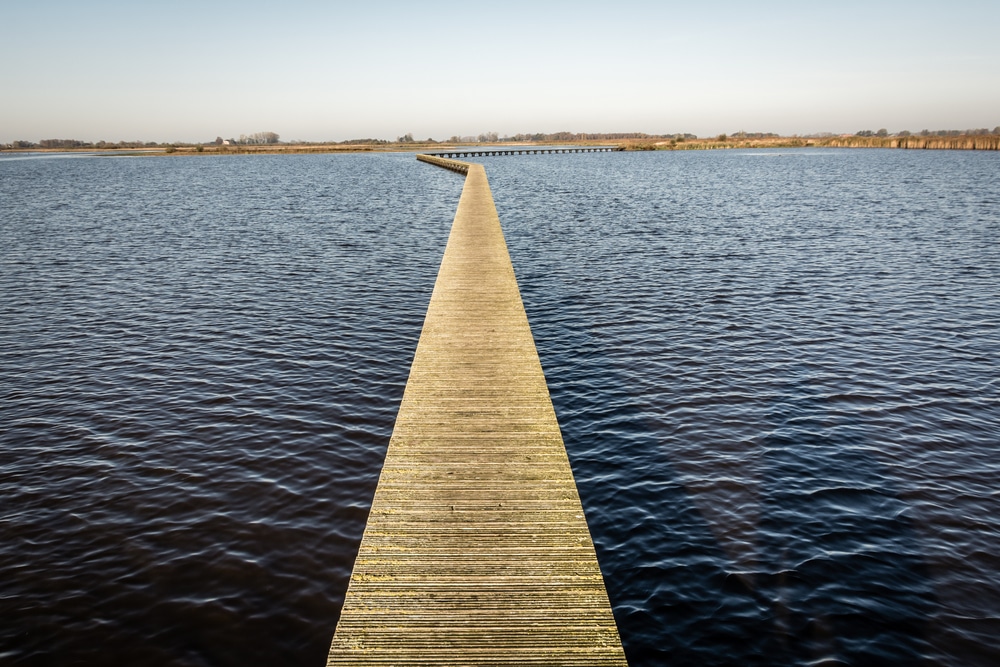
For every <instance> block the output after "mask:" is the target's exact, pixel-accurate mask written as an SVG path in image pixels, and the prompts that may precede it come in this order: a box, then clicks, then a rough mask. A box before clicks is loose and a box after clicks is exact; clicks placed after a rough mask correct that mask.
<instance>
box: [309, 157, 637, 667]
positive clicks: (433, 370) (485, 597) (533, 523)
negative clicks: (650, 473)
mask: <svg viewBox="0 0 1000 667" xmlns="http://www.w3.org/2000/svg"><path fill="white" fill-rule="evenodd" d="M420 159H421V160H423V161H425V162H429V163H432V164H436V165H438V166H441V167H445V168H447V169H451V170H453V171H457V172H459V173H464V174H466V180H465V187H464V189H463V190H462V196H461V199H460V201H459V204H458V211H457V212H456V214H455V220H454V223H453V225H452V229H451V235H450V236H449V238H448V245H447V247H446V249H445V253H444V259H443V260H442V262H441V268H440V270H439V273H438V277H437V282H436V283H435V285H434V291H433V294H432V296H431V300H430V306H429V308H428V310H427V315H426V319H425V321H424V327H423V331H422V332H421V334H420V341H419V343H418V345H417V351H416V355H415V356H414V359H413V366H412V367H411V369H410V377H409V380H408V382H407V384H406V390H405V392H404V394H403V400H402V403H401V405H400V408H399V414H398V416H397V418H396V425H395V428H394V430H393V433H392V437H391V439H390V441H389V448H388V451H387V453H386V458H385V465H384V466H383V468H382V473H381V476H380V478H379V483H378V488H377V490H376V492H375V498H374V501H373V504H372V509H371V514H370V515H369V518H368V524H367V526H366V528H365V533H364V538H363V539H362V541H361V548H360V551H359V553H358V557H357V560H356V561H355V563H354V571H353V573H352V575H351V580H350V584H349V587H348V590H347V596H346V599H345V601H344V606H343V610H342V613H341V617H340V622H339V623H338V624H337V629H336V632H335V633H334V636H333V642H332V645H331V647H330V654H329V661H328V665H383V666H388V665H511V666H514V665H517V666H519V667H520V666H524V665H579V666H580V667H595V666H600V665H625V664H626V661H625V654H624V652H623V651H622V646H621V641H620V639H619V636H618V630H617V627H616V626H615V621H614V617H613V616H612V614H611V606H610V604H609V603H608V596H607V592H606V590H605V588H604V580H603V578H602V576H601V571H600V568H599V567H598V564H597V557H596V554H595V552H594V545H593V542H592V541H591V538H590V531H589V530H588V528H587V522H586V520H585V518H584V514H583V508H582V506H581V504H580V498H579V495H578V494H577V489H576V484H575V482H574V481H573V473H572V471H571V470H570V465H569V459H568V458H567V456H566V449H565V447H564V445H563V441H562V435H561V434H560V431H559V425H558V424H557V422H556V416H555V412H554V411H553V409H552V401H551V399H550V398H549V392H548V388H547V386H546V384H545V377H544V375H543V373H542V367H541V364H540V363H539V359H538V353H537V351H536V349H535V343H534V339H533V338H532V335H531V330H530V328H529V326H528V319H527V316H526V315H525V312H524V306H523V305H522V303H521V295H520V292H519V291H518V287H517V282H516V280H515V278H514V269H513V267H512V266H511V262H510V256H509V255H508V253H507V245H506V243H505V241H504V237H503V232H502V231H501V229H500V220H499V218H498V217H497V212H496V207H495V206H494V204H493V196H492V194H491V193H490V187H489V183H488V182H487V180H486V172H485V170H484V169H483V167H482V165H478V164H469V163H465V162H458V161H456V160H449V159H445V158H440V157H434V156H420Z"/></svg>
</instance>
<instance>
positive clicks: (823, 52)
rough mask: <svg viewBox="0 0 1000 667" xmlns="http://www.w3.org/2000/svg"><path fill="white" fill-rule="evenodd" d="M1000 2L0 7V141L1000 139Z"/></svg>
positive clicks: (371, 0) (626, 0) (25, 2)
mask: <svg viewBox="0 0 1000 667" xmlns="http://www.w3.org/2000/svg"><path fill="white" fill-rule="evenodd" d="M998 25H1000V2H997V0H990V1H988V2H987V1H979V0H951V1H949V2H938V1H933V2H929V1H920V0H916V1H913V2H896V1H885V0H869V1H867V2H855V1H854V0H846V1H842V2H836V3H835V2H824V3H809V2H767V1H764V2H754V3H750V2H731V1H712V0H709V1H706V2H701V3H691V2H684V3H681V2H671V1H669V0H667V1H662V2H655V3H654V2H635V1H631V0H619V1H617V2H586V1H583V2H545V1H544V0H536V1H533V2H521V1H520V0H513V1H507V2H502V3H499V2H498V3H484V2H435V1H433V0H431V1H428V2H394V1H381V0H367V1H366V2H364V3H361V2H351V3H341V2H336V1H334V2H330V1H329V0H328V1H325V2H308V1H302V0H286V1H285V2H259V1H244V2H228V1H212V0H203V1H202V2H188V1H186V0H175V1H172V2H156V1H151V2H135V1H132V2H119V1H103V2H102V1H98V2H81V1H75V2H69V1H56V0H30V1H29V0H3V1H2V2H0V26H3V30H2V36H0V63H2V64H0V142H9V141H13V140H15V139H27V140H32V141H37V140H39V139H47V138H72V139H81V140H89V141H96V140H100V139H105V140H108V141H119V140H122V139H125V140H131V139H142V140H145V141H175V140H177V141H207V140H212V139H214V138H215V137H216V136H217V135H222V136H223V137H227V138H228V137H231V136H238V135H239V134H241V133H246V134H249V133H252V132H258V131H271V132H277V133H278V134H280V135H281V138H282V139H284V140H290V139H303V140H328V139H332V140H343V139H349V138H357V137H376V138H386V139H394V138H395V137H397V136H399V135H402V134H405V133H407V132H411V133H413V135H414V136H415V137H416V138H418V139H422V138H426V137H428V136H430V137H433V138H435V139H442V138H447V137H448V136H450V135H452V134H459V135H462V134H479V133H481V132H486V131H496V132H499V133H500V134H501V135H503V134H514V133H517V132H554V131H559V130H569V131H574V132H618V131H639V132H648V133H674V132H692V133H695V134H698V135H700V136H710V135H715V134H718V133H721V132H733V131H736V130H740V129H743V130H747V131H762V132H779V133H782V134H793V133H794V134H806V133H813V132H823V131H829V132H854V131H857V130H860V129H872V130H876V129H878V128H881V127H885V128H888V129H889V130H890V131H896V130H900V129H909V130H911V131H916V130H920V129H924V128H929V129H952V128H954V129H965V128H971V127H989V128H993V127H995V126H997V125H1000V38H997V34H996V28H997V26H998Z"/></svg>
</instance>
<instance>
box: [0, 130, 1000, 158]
mask: <svg viewBox="0 0 1000 667" xmlns="http://www.w3.org/2000/svg"><path fill="white" fill-rule="evenodd" d="M530 146H616V147H617V148H618V149H619V150H623V151H659V150H670V151H675V150H718V149H731V148H808V147H816V148H909V149H951V150H993V151H995V150H1000V134H958V135H951V136H940V135H929V136H921V135H909V136H884V137H881V136H858V135H837V136H823V137H797V136H793V137H774V136H768V137H752V136H739V135H735V136H726V135H720V136H718V137H714V138H704V139H701V138H690V137H683V136H678V137H673V138H664V137H645V138H640V139H624V140H618V141H607V140H603V141H601V140H570V141H517V142H512V141H498V142H474V143H451V142H377V143H355V142H351V143H287V144H283V143H275V144H250V145H244V144H235V145H218V144H214V143H210V144H169V145H164V144H160V145H157V146H150V145H148V144H147V145H146V146H145V147H142V148H139V147H136V146H122V145H113V144H106V145H103V146H98V145H82V146H65V147H39V146H32V147H2V146H0V152H4V153H8V152H24V153H27V152H30V153H37V152H57V153H65V152H81V153H107V154H115V153H118V154H130V155H240V154H265V155H267V154H281V153H394V152H395V153H398V152H416V153H433V152H438V151H449V150H455V149H459V148H475V149H476V150H490V149H497V150H500V149H515V148H518V147H530Z"/></svg>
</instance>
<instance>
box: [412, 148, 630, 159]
mask: <svg viewBox="0 0 1000 667" xmlns="http://www.w3.org/2000/svg"><path fill="white" fill-rule="evenodd" d="M623 150H625V149H624V148H623V147H622V146H567V147H564V148H540V147H534V146H522V147H520V148H500V149H495V148H493V149H488V150H480V149H473V148H456V149H454V150H448V151H438V152H436V153H424V155H430V156H433V157H440V158H458V157H497V156H502V155H552V154H557V153H611V152H614V151H623Z"/></svg>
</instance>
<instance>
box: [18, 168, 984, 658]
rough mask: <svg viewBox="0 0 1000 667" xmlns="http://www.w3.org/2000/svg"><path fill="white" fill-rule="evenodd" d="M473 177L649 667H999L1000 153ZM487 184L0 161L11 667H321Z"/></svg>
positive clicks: (398, 173)
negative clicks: (413, 367) (443, 276)
mask: <svg viewBox="0 0 1000 667" xmlns="http://www.w3.org/2000/svg"><path fill="white" fill-rule="evenodd" d="M486 164H487V172H488V174H489V175H490V180H491V184H492V186H493V191H494V196H495V198H496V202H497V207H498V209H499V212H500V215H501V220H502V222H503V224H504V228H505V231H506V235H507V240H508V244H509V246H510V251H511V255H512V258H513V260H514V265H515V270H516V272H517V274H518V278H519V282H520V284H521V289H522V296H523V298H524V301H525V305H526V308H527V310H528V315H529V319H530V320H531V323H532V327H533V331H534V334H535V337H536V341H537V344H538V347H539V353H540V355H541V358H542V364H543V366H544V368H545V370H546V375H547V377H548V380H549V385H550V389H551V391H552V397H553V401H554V403H555V407H556V412H557V414H558V416H559V420H560V424H561V426H562V428H563V432H564V436H565V440H566V444H567V448H568V450H569V453H570V457H571V460H572V462H573V466H574V471H575V473H576V476H577V482H578V485H579V487H580V492H581V495H582V497H583V501H584V505H585V508H586V510H587V516H588V520H589V522H590V525H591V530H592V533H593V536H594V539H595V544H596V546H597V550H598V556H599V558H600V561H601V565H602V569H603V570H604V573H605V578H606V581H607V585H608V591H609V595H610V597H611V600H612V604H613V606H614V608H615V615H616V618H617V620H618V623H619V627H620V630H621V634H622V639H623V642H624V644H625V647H626V652H627V654H628V657H629V659H630V663H631V664H632V665H633V666H636V665H661V664H676V665H693V664H696V665H753V664H761V665H818V664H824V665H835V664H850V665H869V664H887V663H895V664H915V663H925V664H942V665H955V666H958V665H972V664H977V665H990V664H995V663H997V662H998V661H1000V642H998V640H997V639H996V637H998V636H1000V577H998V571H1000V245H998V243H997V241H998V238H1000V206H998V204H1000V197H998V195H997V193H998V192H1000V156H998V155H995V154H987V153H971V152H968V153H965V152H945V151H930V152H906V151H875V150H864V151H862V150H854V151H850V150H845V151H805V150H804V151H792V152H785V153H781V152H754V153H740V152H735V151H728V152H722V151H714V152H684V153H656V154H580V155H560V156H525V157H507V158H493V159H487V161H486ZM461 184H462V180H461V177H459V176H457V175H454V174H451V173H450V172H446V171H444V170H440V169H435V168H432V167H430V166H427V165H421V164H418V163H416V162H415V161H414V160H413V158H412V156H407V155H381V156H365V155H356V156H269V157H265V156H229V157H205V156H201V157H191V158H183V157H170V158H141V159H135V158H133V159H128V158H122V159H108V158H87V159H74V160H51V159H46V160H19V161H11V160H0V242H2V243H0V618H2V619H3V622H2V623H0V663H3V664H14V665H47V664H55V663H57V662H58V663H59V664H88V665H89V664H94V665H118V664H127V663H137V662H140V661H142V662H145V663H148V664H164V665H165V664H190V665H237V664H240V665H247V664H259V665H275V664H300V665H320V664H323V661H324V658H325V653H326V649H327V646H328V643H329V640H330V637H331V635H332V632H333V628H334V626H335V623H336V619H337V614H338V612H339V605H340V602H341V600H342V597H343V593H344V590H345V589H346V582H347V578H348V576H349V573H350V567H351V563H352V562H353V558H354V555H355V553H356V549H357V544H358V541H359V540H360V536H361V532H362V530H363V527H364V522H365V518H366V512H367V508H368V504H369V503H370V500H371V495H372V493H373V491H374V486H375V483H376V481H377V475H378V469H379V465H380V463H381V459H382V456H383V454H384V450H385V446H386V444H387V441H388V435H389V432H390V431H391V427H392V421H393V418H394V415H395V411H396V409H397V407H398V402H399V399H400V397H401V395H402V388H403V386H404V383H405V380H406V374H407V371H408V366H409V362H410V359H411V357H412V354H413V350H414V348H415V346H416V341H417V337H418V335H419V329H420V325H421V323H422V318H423V314H424V310H425V309H426V305H427V301H428V299H429V296H430V288H431V286H432V284H433V280H434V276H435V273H436V270H437V265H438V262H439V261H440V257H441V254H442V252H443V248H444V242H445V239H446V236H447V232H448V227H449V225H450V221H451V217H452V215H453V213H454V209H455V205H456V204H457V199H458V194H459V192H460V190H461Z"/></svg>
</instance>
